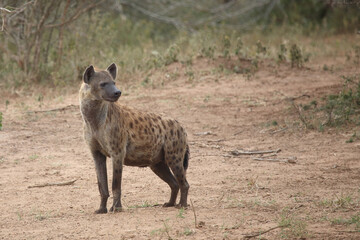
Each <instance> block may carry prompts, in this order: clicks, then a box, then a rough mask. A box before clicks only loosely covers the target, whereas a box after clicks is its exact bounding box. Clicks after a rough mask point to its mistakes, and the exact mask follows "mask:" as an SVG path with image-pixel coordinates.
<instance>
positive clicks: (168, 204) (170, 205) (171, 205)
mask: <svg viewBox="0 0 360 240" xmlns="http://www.w3.org/2000/svg"><path fill="white" fill-rule="evenodd" d="M173 206H175V204H174V203H171V202H167V203H164V205H163V207H173Z"/></svg>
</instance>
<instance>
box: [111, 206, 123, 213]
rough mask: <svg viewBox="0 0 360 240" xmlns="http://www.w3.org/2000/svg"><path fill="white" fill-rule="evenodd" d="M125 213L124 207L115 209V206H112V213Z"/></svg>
mask: <svg viewBox="0 0 360 240" xmlns="http://www.w3.org/2000/svg"><path fill="white" fill-rule="evenodd" d="M122 211H123V209H122V207H114V206H112V207H111V208H110V212H114V213H115V212H122Z"/></svg>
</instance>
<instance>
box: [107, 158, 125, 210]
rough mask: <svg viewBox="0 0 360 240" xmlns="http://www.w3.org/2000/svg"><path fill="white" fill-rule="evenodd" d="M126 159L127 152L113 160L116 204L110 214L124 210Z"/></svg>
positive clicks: (113, 187) (113, 188)
mask: <svg viewBox="0 0 360 240" xmlns="http://www.w3.org/2000/svg"><path fill="white" fill-rule="evenodd" d="M124 158H125V151H123V152H121V153H120V154H119V153H118V154H116V155H115V156H113V157H112V159H113V179H112V192H113V197H114V202H113V205H112V207H111V208H110V212H120V211H121V210H122V205H121V180H122V171H123V162H124Z"/></svg>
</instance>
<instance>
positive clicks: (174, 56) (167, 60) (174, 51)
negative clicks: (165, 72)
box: [164, 44, 180, 65]
mask: <svg viewBox="0 0 360 240" xmlns="http://www.w3.org/2000/svg"><path fill="white" fill-rule="evenodd" d="M179 53H180V49H179V46H178V45H176V44H172V45H170V47H169V48H168V49H167V50H166V53H165V56H164V64H165V65H169V64H171V63H174V62H177V61H178V55H179Z"/></svg>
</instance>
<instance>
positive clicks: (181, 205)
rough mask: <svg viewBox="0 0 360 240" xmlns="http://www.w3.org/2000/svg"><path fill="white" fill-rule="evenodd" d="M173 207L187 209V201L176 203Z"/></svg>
mask: <svg viewBox="0 0 360 240" xmlns="http://www.w3.org/2000/svg"><path fill="white" fill-rule="evenodd" d="M175 208H178V209H180V208H184V209H187V208H188V205H187V203H179V204H176V206H175Z"/></svg>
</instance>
